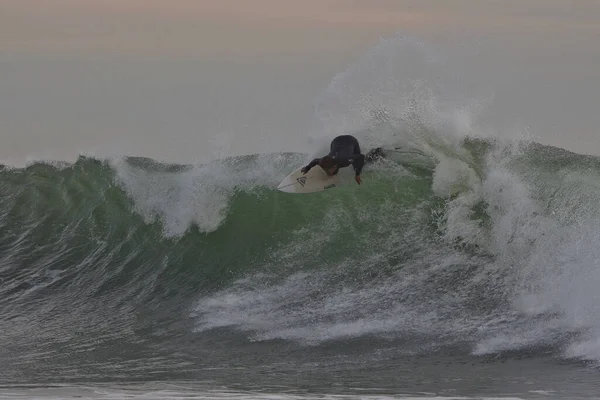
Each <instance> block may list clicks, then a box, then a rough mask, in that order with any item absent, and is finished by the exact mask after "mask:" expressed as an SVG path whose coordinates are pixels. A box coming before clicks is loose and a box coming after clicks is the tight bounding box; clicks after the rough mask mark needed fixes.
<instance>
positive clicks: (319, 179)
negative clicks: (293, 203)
mask: <svg viewBox="0 0 600 400" xmlns="http://www.w3.org/2000/svg"><path fill="white" fill-rule="evenodd" d="M301 170H302V167H301V168H298V169H297V170H295V171H294V172H292V173H291V174H289V175H288V176H287V177H286V178H285V179H284V180H283V181H281V183H280V184H279V186H277V190H280V191H282V192H286V193H314V192H321V191H323V190H327V189H332V188H334V187H337V186H339V185H340V175H339V174H338V175H334V176H328V175H327V174H326V173H325V171H323V169H321V167H319V166H318V165H316V166H314V167H313V168H311V169H310V171H308V172H307V173H306V175H305V174H303V173H302V171H301Z"/></svg>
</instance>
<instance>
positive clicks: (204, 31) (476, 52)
mask: <svg viewBox="0 0 600 400" xmlns="http://www.w3.org/2000/svg"><path fill="white" fill-rule="evenodd" d="M599 20H600V2H598V1H592V0H589V1H586V0H575V1H566V0H518V1H517V0H502V1H494V0H488V1H486V0H429V1H427V0H411V1H409V0H405V1H401V0H303V1H291V0H170V1H164V0H163V1H156V0H86V1H82V0H2V1H0V124H1V125H0V129H1V130H0V132H1V133H0V139H1V140H2V146H0V160H5V161H8V162H13V163H20V162H22V161H23V160H25V159H27V158H28V157H31V158H52V159H72V158H73V157H75V156H76V155H77V154H79V153H94V154H97V155H110V154H120V153H121V154H122V153H125V154H135V155H142V156H149V157H154V158H157V159H161V160H169V161H180V162H193V161H197V160H198V161H199V160H205V159H208V158H213V157H217V156H221V155H227V154H240V153H251V152H261V151H281V150H284V151H294V150H299V151H303V150H307V149H306V143H305V137H306V135H307V130H309V129H314V125H313V124H312V122H313V118H314V109H313V107H314V106H315V102H316V101H317V99H318V98H319V96H321V95H322V93H323V91H324V90H325V88H326V87H327V85H328V84H329V83H330V82H331V81H332V79H333V78H334V77H335V76H336V74H338V73H340V72H342V71H344V70H345V69H346V68H347V67H348V66H350V65H352V63H353V62H355V61H357V60H359V59H361V57H363V55H364V54H365V52H366V51H368V50H369V48H371V47H372V46H373V45H375V44H377V42H378V41H379V39H380V38H382V37H388V36H390V35H392V34H394V33H396V32H398V31H401V32H403V33H404V34H408V35H411V36H413V37H416V38H418V39H419V40H421V41H422V42H423V43H425V44H426V46H431V49H432V51H437V50H433V49H442V50H441V51H442V53H444V54H445V57H447V56H448V54H450V56H451V57H454V60H453V63H454V64H453V65H455V64H457V63H460V62H464V77H469V76H470V77H473V80H472V82H471V84H472V86H482V87H483V86H485V87H486V90H489V92H490V93H491V94H492V95H493V97H494V102H495V103H494V109H493V112H492V113H490V115H489V118H488V122H489V123H490V126H492V127H494V126H497V128H498V131H499V134H501V131H502V130H503V129H505V128H506V127H508V126H511V125H513V124H522V125H523V126H527V127H528V129H530V130H531V131H532V133H534V134H536V135H538V136H541V138H542V141H545V142H547V143H551V144H558V145H562V146H563V147H568V148H571V149H574V150H577V151H582V152H588V153H597V154H600V135H598V128H597V127H598V126H599V125H600V112H599V111H600V109H599V107H600V106H599V104H600V72H599V70H600V69H599V68H598V65H600V44H599V43H600V24H598V21H599ZM402 62H406V63H409V62H410V60H403V61H402ZM405 67H408V64H407V65H402V64H401V63H400V64H399V65H397V69H398V70H401V69H402V68H405ZM399 73H400V72H399ZM482 82H483V83H482ZM313 134H314V132H313Z"/></svg>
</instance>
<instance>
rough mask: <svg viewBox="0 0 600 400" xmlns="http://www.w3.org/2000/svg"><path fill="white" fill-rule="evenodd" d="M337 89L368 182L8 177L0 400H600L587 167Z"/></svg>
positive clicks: (274, 166)
mask: <svg viewBox="0 0 600 400" xmlns="http://www.w3.org/2000/svg"><path fill="white" fill-rule="evenodd" d="M385 46H387V45H385ZM385 46H384V47H385ZM381 51H382V50H381V48H379V49H378V50H376V52H381ZM386 54H390V53H389V52H386ZM368 60H369V65H370V66H371V62H373V58H368ZM381 67H382V68H388V67H389V66H388V65H387V64H385V63H384V64H381ZM370 68H371V67H369V71H372V69H370ZM359 70H360V71H364V68H363V69H361V68H359ZM358 75H361V74H360V73H359V74H358ZM361 76H362V75H361ZM349 82H350V83H352V82H359V83H360V85H358V84H357V85H354V86H353V87H354V88H356V89H357V90H358V89H360V90H358V91H359V92H361V93H364V91H363V90H362V89H361V85H363V84H364V85H366V86H367V87H368V88H369V89H370V90H371V89H372V90H374V91H375V92H376V93H379V94H380V95H381V96H380V97H378V99H379V100H381V99H383V98H389V97H393V95H392V94H390V93H389V92H385V91H383V90H380V89H377V85H369V84H367V83H365V82H368V80H367V81H365V79H363V78H361V79H357V73H356V72H352V71H351V72H347V73H345V74H342V75H340V76H339V77H337V78H336V79H335V80H334V81H333V82H332V86H331V87H330V90H329V91H328V92H327V93H329V95H331V93H335V96H334V97H336V96H338V97H336V98H339V95H340V92H339V91H337V90H334V89H335V88H336V87H337V88H340V87H342V88H344V92H343V96H342V97H343V98H345V99H346V98H348V95H349V93H350V92H348V87H349V86H348V83H349ZM411 82H412V84H413V89H416V92H415V91H413V92H412V93H413V94H415V93H417V92H418V93H419V94H420V95H424V94H426V93H429V92H428V91H427V90H422V89H423V82H422V81H411ZM350 86H352V85H350ZM332 88H333V89H332ZM395 93H398V92H395ZM329 95H325V96H323V98H322V99H320V101H321V103H320V104H321V105H322V106H321V107H320V108H318V111H317V114H320V115H321V117H322V121H325V122H324V124H325V125H328V126H333V125H335V126H339V124H342V125H343V124H346V126H345V128H347V127H348V126H353V127H354V129H353V130H352V133H353V134H355V135H356V136H357V137H358V138H359V139H360V141H361V144H363V150H365V152H366V151H368V150H369V149H371V148H374V147H376V146H381V147H383V148H384V150H385V154H386V157H384V158H383V159H381V160H378V161H376V162H374V163H371V164H368V165H367V166H366V167H365V170H364V173H363V184H362V185H360V186H359V185H356V184H354V183H353V182H350V183H349V184H347V185H344V186H341V187H339V188H336V189H333V190H328V191H325V192H320V193H315V194H310V195H291V194H287V193H282V192H278V191H277V190H276V189H275V188H276V187H277V185H278V184H279V182H280V181H281V180H282V179H283V178H284V177H285V176H286V175H287V174H289V173H290V172H292V171H293V170H295V169H296V168H298V167H299V166H301V165H303V164H304V163H306V162H307V161H308V160H309V159H310V157H312V156H314V154H305V153H294V152H265V153H261V154H248V155H241V156H231V157H220V158H216V159H214V160H213V161H210V162H203V163H197V164H177V163H165V162H160V161H157V160H153V159H149V158H144V157H134V156H123V157H110V158H102V157H92V156H89V155H87V156H86V155H82V156H80V157H79V158H78V159H77V160H76V161H75V162H63V161H48V160H46V161H44V160H40V161H35V162H30V163H29V164H28V165H27V166H25V167H14V166H10V165H5V166H3V167H2V168H1V169H0V188H1V190H0V282H1V285H0V343H2V346H1V347H0V359H1V360H2V362H1V363H0V382H1V385H0V398H2V399H4V398H6V399H19V398H27V399H30V398H36V399H37V398H39V399H74V398H93V399H123V398H131V399H208V398H236V399H252V398H269V399H279V398H281V399H316V398H318V399H350V398H361V399H388V398H389V399H412V398H419V399H425V398H436V399H450V398H452V399H471V398H502V399H508V398H519V399H553V398H560V399H567V398H569V399H570V398H572V399H575V398H598V397H600V389H599V387H600V371H599V370H598V361H600V302H599V300H600V295H599V294H598V293H600V292H599V291H598V289H597V286H598V283H599V282H600V268H599V260H600V247H599V246H598V242H599V241H600V229H598V226H599V222H600V211H599V209H598V203H599V201H600V185H599V184H598V182H600V158H598V157H596V156H589V155H580V154H576V153H573V152H569V151H567V150H564V149H561V148H558V147H551V146H547V145H542V144H540V143H537V142H536V141H534V140H529V139H528V138H526V137H525V138H520V139H515V138H512V139H506V138H498V137H493V136H489V135H477V134H476V133H477V132H474V131H473V130H471V129H466V130H465V129H463V128H464V127H465V126H466V125H465V124H464V121H465V120H464V118H463V117H464V113H462V112H455V113H452V112H450V113H449V112H446V111H447V110H448V109H445V111H444V110H442V111H440V108H439V107H437V105H439V104H437V103H436V107H432V103H431V97H427V96H425V97H426V99H425V100H423V96H416V97H415V96H409V97H410V99H409V100H411V101H408V103H407V104H408V105H409V106H406V107H404V108H401V112H397V113H391V112H390V109H391V108H392V107H388V108H386V107H383V106H381V104H384V103H385V101H373V97H371V98H370V101H368V102H365V103H364V104H363V105H365V104H366V105H365V107H366V108H367V109H368V110H369V112H368V113H362V114H360V117H361V118H363V122H364V121H367V122H365V123H358V122H356V120H355V119H354V118H355V114H352V113H350V114H351V115H352V118H346V117H344V118H343V121H342V120H340V119H339V118H337V119H336V118H335V116H336V113H335V112H334V111H335V107H333V106H327V105H326V104H335V106H336V107H337V106H339V107H340V108H344V106H343V104H342V105H340V103H339V102H335V101H331V97H328V96H329ZM382 96H383V97H382ZM350 97H351V96H350ZM356 98H357V97H354V99H356ZM360 98H361V99H364V97H360ZM436 98H437V99H439V96H438V97H436ZM415 99H416V100H415ZM323 104H325V105H323ZM411 104H412V105H413V106H410V105H411ZM387 105H388V106H389V105H390V103H389V102H388V103H387ZM332 107H333V108H332ZM397 110H398V108H397ZM461 110H464V109H461ZM337 115H338V116H339V114H337ZM344 115H345V116H347V115H348V114H344ZM432 116H433V117H432ZM340 121H341V122H340ZM449 121H450V122H452V123H450V122H449ZM467 125H468V124H467ZM345 128H344V130H346V129H345ZM325 136H326V135H325ZM317 153H318V151H315V154H317Z"/></svg>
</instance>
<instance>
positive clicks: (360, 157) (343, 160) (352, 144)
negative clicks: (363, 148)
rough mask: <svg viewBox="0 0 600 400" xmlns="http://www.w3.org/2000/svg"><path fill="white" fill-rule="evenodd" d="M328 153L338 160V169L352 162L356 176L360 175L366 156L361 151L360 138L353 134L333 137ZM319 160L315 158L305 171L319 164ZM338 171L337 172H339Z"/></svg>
mask: <svg viewBox="0 0 600 400" xmlns="http://www.w3.org/2000/svg"><path fill="white" fill-rule="evenodd" d="M328 155H329V157H331V158H333V159H335V161H336V162H337V167H338V171H339V169H340V168H344V167H347V166H349V165H350V164H352V166H353V167H354V172H355V173H356V176H359V175H360V173H361V171H362V169H363V166H364V165H365V156H364V154H361V152H360V146H359V145H358V140H356V138H355V137H354V136H351V135H342V136H338V137H336V138H335V139H333V141H332V142H331V149H330V151H329V154H328ZM319 160H320V158H315V159H314V160H312V161H311V162H310V163H309V164H308V165H307V166H306V167H304V168H305V172H308V171H309V170H310V169H311V168H312V167H314V166H315V165H318V164H319ZM338 171H336V172H335V173H336V174H337V172H338Z"/></svg>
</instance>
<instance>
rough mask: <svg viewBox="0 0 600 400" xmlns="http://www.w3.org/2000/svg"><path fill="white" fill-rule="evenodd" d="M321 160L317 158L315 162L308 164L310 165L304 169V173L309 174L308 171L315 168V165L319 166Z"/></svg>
mask: <svg viewBox="0 0 600 400" xmlns="http://www.w3.org/2000/svg"><path fill="white" fill-rule="evenodd" d="M319 160H320V158H315V159H314V160H312V161H311V162H310V163H308V165H307V166H306V167H304V168H302V173H304V174H305V173H307V172H308V171H310V169H311V168H312V167H314V166H315V165H317V164H319Z"/></svg>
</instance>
